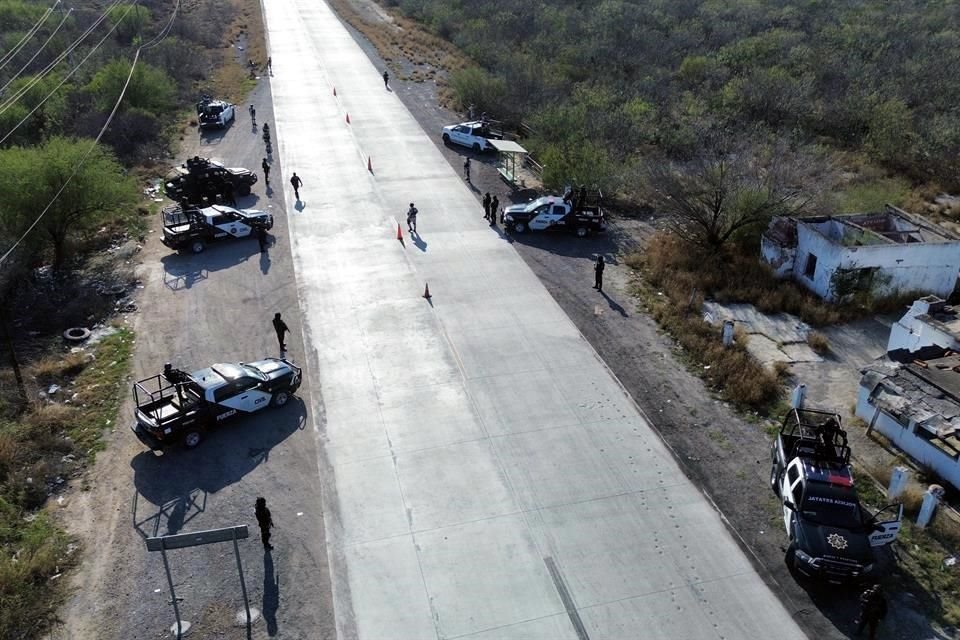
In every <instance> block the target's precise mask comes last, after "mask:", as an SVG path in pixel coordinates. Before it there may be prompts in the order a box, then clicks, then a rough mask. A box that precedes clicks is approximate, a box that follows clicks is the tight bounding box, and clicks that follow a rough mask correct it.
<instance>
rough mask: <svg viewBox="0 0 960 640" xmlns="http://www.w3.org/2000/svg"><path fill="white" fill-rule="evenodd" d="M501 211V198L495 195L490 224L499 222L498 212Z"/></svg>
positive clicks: (491, 207) (491, 206)
mask: <svg viewBox="0 0 960 640" xmlns="http://www.w3.org/2000/svg"><path fill="white" fill-rule="evenodd" d="M499 211H500V198H498V197H497V196H493V201H492V202H491V203H490V226H493V225H495V224H497V212H499Z"/></svg>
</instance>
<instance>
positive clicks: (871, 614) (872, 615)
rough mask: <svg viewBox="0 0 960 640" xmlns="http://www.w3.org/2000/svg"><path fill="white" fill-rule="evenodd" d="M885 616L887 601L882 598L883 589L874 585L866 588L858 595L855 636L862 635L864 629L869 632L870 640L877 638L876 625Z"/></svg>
mask: <svg viewBox="0 0 960 640" xmlns="http://www.w3.org/2000/svg"><path fill="white" fill-rule="evenodd" d="M886 616H887V599H886V598H884V597H883V587H882V586H880V585H879V584H875V585H873V586H872V587H868V588H867V590H866V591H864V592H863V593H862V594H861V595H860V623H859V624H858V625H857V635H860V634H861V633H863V629H864V627H867V628H868V629H869V631H870V640H874V639H875V638H876V637H877V625H878V624H880V621H881V620H882V619H883V618H885V617H886Z"/></svg>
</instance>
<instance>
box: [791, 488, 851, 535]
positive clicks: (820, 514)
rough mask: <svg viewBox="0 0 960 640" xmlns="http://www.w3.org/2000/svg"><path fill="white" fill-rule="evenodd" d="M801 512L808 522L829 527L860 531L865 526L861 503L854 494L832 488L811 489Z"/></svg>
mask: <svg viewBox="0 0 960 640" xmlns="http://www.w3.org/2000/svg"><path fill="white" fill-rule="evenodd" d="M801 510H802V511H803V515H804V517H805V518H807V519H808V520H812V521H814V522H816V523H817V524H821V525H826V526H828V527H837V528H839V529H858V528H860V527H862V526H863V517H862V515H861V513H860V503H859V502H858V501H857V498H856V495H854V494H853V493H852V492H844V491H837V490H834V489H832V488H830V487H824V488H820V487H817V488H810V489H808V490H807V495H806V497H805V498H804V500H803V508H802V509H801Z"/></svg>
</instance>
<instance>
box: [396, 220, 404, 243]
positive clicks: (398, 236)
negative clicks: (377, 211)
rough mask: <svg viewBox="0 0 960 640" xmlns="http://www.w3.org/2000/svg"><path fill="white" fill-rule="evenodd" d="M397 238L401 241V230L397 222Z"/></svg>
mask: <svg viewBox="0 0 960 640" xmlns="http://www.w3.org/2000/svg"><path fill="white" fill-rule="evenodd" d="M397 240H399V241H400V242H403V231H401V230H400V223H399V222H398V223H397Z"/></svg>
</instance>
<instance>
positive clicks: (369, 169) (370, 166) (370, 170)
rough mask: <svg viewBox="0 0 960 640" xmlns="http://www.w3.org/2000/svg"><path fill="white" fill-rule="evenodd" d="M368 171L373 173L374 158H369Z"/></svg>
mask: <svg viewBox="0 0 960 640" xmlns="http://www.w3.org/2000/svg"><path fill="white" fill-rule="evenodd" d="M367 171H369V172H370V173H373V158H371V157H370V156H367Z"/></svg>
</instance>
